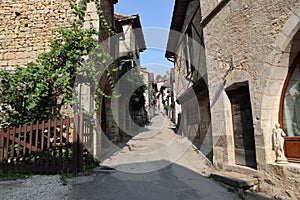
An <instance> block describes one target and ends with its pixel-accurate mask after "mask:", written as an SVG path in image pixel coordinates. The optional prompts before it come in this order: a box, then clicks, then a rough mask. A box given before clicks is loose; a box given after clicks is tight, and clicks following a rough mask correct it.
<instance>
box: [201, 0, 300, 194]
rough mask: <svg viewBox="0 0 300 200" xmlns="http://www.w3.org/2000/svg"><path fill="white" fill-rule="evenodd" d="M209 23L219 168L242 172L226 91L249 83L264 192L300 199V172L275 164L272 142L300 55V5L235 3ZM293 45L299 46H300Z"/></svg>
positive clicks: (282, 0) (288, 0) (263, 0)
mask: <svg viewBox="0 0 300 200" xmlns="http://www.w3.org/2000/svg"><path fill="white" fill-rule="evenodd" d="M208 2H210V1H209V0H205V1H201V6H202V5H203V7H202V13H208V11H209V10H212V8H211V7H210V6H208V4H209V3H208ZM203 17H205V16H203ZM205 20H207V22H208V23H207V24H205V25H204V29H203V35H204V42H205V53H206V67H207V72H208V87H209V95H210V104H211V115H212V134H213V138H214V143H215V146H214V164H215V166H216V167H217V168H221V169H222V168H223V169H226V170H232V169H235V170H236V168H235V167H233V166H237V165H235V152H234V149H235V147H234V139H233V127H232V113H231V103H230V100H229V97H228V95H227V93H226V90H227V89H229V88H231V87H233V86H234V87H235V86H238V85H239V84H242V83H245V82H248V85H249V90H250V100H251V107H252V116H253V127H254V137H255V150H256V160H257V172H258V177H259V180H260V190H261V191H264V192H266V193H268V194H270V195H277V196H282V197H287V198H290V199H295V198H296V197H298V196H299V194H298V193H299V192H298V191H299V189H297V188H296V187H294V185H295V184H298V182H297V180H299V170H298V169H299V166H297V165H293V164H287V165H286V166H283V165H276V164H273V163H274V161H275V154H274V151H272V142H271V136H272V128H273V127H274V124H275V123H276V122H278V121H279V117H278V116H279V112H280V111H279V105H280V97H281V93H282V88H283V84H284V82H285V79H286V76H287V73H288V69H289V67H290V66H291V64H292V62H293V60H294V58H295V56H296V55H297V54H298V53H299V48H298V49H295V48H292V44H293V43H294V42H295V41H293V38H294V35H295V34H296V32H297V31H298V30H299V28H300V3H299V1H297V0H256V1H250V0H231V1H229V2H228V4H226V5H225V6H224V7H223V8H222V9H221V10H220V11H219V12H217V13H216V14H215V15H212V17H210V18H206V19H205ZM293 45H294V46H297V45H298V46H299V41H298V43H294V44H293ZM241 169H242V167H240V168H239V170H241ZM236 171H238V170H236Z"/></svg>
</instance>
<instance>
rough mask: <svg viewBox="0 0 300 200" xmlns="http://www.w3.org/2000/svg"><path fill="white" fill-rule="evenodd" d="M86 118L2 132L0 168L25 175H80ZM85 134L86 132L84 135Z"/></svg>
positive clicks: (0, 138)
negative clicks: (24, 173) (70, 173)
mask: <svg viewBox="0 0 300 200" xmlns="http://www.w3.org/2000/svg"><path fill="white" fill-rule="evenodd" d="M84 121H85V120H84V115H83V114H78V115H75V117H74V118H66V119H61V120H54V121H46V122H42V123H37V124H30V125H26V126H20V127H14V128H12V129H9V130H7V131H5V130H3V129H0V169H1V170H3V171H18V172H26V173H48V174H49V173H59V172H74V173H76V172H78V171H82V170H83V144H82V139H83V137H84V134H85V135H89V134H90V131H91V129H90V128H85V127H89V126H87V122H84ZM84 131H85V133H84Z"/></svg>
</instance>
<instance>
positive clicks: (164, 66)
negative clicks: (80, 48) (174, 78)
mask: <svg viewBox="0 0 300 200" xmlns="http://www.w3.org/2000/svg"><path fill="white" fill-rule="evenodd" d="M174 2H175V0H119V2H118V3H117V4H116V5H115V12H116V13H120V14H126V15H131V14H139V16H140V19H141V24H142V27H143V30H144V37H145V40H146V45H147V46H148V49H147V50H146V51H144V52H143V53H141V65H142V66H143V67H147V69H148V71H150V72H154V73H155V74H156V75H157V74H161V75H163V74H165V72H166V71H167V70H168V69H169V68H171V67H173V64H172V63H171V62H170V61H168V60H167V59H166V58H165V56H164V55H165V48H166V43H167V36H168V33H167V31H168V29H169V28H170V25H171V19H172V13H173V8H174ZM153 28H154V29H153ZM156 28H157V29H156ZM161 28H162V29H161ZM160 29H161V30H160ZM153 30H155V34H156V36H157V39H158V40H159V42H160V45H159V46H160V47H161V48H160V49H157V48H153V47H152V48H151V46H154V45H152V44H153V42H156V41H154V39H153V37H151V34H152V32H153ZM152 36H153V34H152ZM154 38H155V37H154ZM149 46H150V48H149Z"/></svg>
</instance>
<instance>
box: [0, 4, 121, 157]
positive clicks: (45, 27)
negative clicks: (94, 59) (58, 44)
mask: <svg viewBox="0 0 300 200" xmlns="http://www.w3.org/2000/svg"><path fill="white" fill-rule="evenodd" d="M73 2H74V3H75V4H76V3H77V2H78V1H76V0H73ZM99 2H100V6H101V9H102V11H103V14H104V17H105V19H106V21H107V22H108V25H109V26H110V27H112V28H113V27H114V15H113V14H114V4H115V3H117V0H101V1H99ZM0 18H1V22H0V70H6V71H14V69H15V67H16V66H22V67H24V66H26V65H27V63H29V62H32V61H35V60H36V59H37V56H38V55H39V54H40V53H42V52H45V51H47V50H49V49H50V41H51V40H53V39H55V38H56V37H57V35H56V34H55V33H53V29H55V28H69V27H71V26H72V23H73V22H75V20H76V15H75V13H74V11H73V9H72V8H71V6H70V3H69V1H68V0H24V1H20V2H19V1H16V0H4V1H1V4H0ZM90 23H92V24H93V26H94V27H95V28H96V29H97V30H99V31H100V33H101V34H100V35H99V36H98V38H97V39H98V40H99V42H102V43H101V45H103V46H104V49H105V50H107V51H108V52H109V53H110V52H111V51H110V49H111V48H115V46H111V44H112V42H111V41H110V40H109V39H108V38H109V37H110V33H108V31H107V30H106V29H105V28H104V26H103V25H102V24H101V23H100V20H99V16H98V14H97V9H96V4H95V2H94V1H90V2H89V3H88V4H87V10H86V13H85V18H84V24H83V28H88V27H89V25H90ZM114 45H118V44H114ZM113 56H115V55H113ZM101 81H102V82H100V84H101V87H102V88H105V85H106V83H107V78H106V77H103V78H102V79H101ZM92 92H94V91H91V90H90V88H89V87H88V86H86V85H84V84H81V85H80V87H79V86H78V87H77V93H78V94H79V98H80V102H81V103H82V104H83V105H84V107H85V109H86V110H87V111H93V109H94V108H95V107H94V103H93V102H92V101H93V98H92V96H93V94H92ZM106 92H107V93H108V94H109V93H111V91H110V90H107V91H106ZM102 104H107V105H105V106H103V107H105V108H107V109H108V110H107V111H106V112H102V110H101V106H100V110H99V111H98V113H99V114H98V119H99V121H100V122H101V123H103V124H105V126H104V127H103V130H99V131H100V132H106V131H113V132H114V134H117V135H118V129H117V128H116V129H114V127H116V125H115V121H114V119H113V117H112V116H111V114H109V113H110V109H111V106H110V105H111V103H110V101H108V100H104V101H103V102H102ZM63 109H64V110H63V112H64V114H66V115H68V116H72V115H73V109H70V107H69V106H65V107H64V108H63ZM102 114H103V115H102ZM104 115H107V116H104ZM103 119H105V120H106V121H103ZM101 140H103V138H101V134H99V133H98V134H96V133H93V137H90V141H87V143H86V144H89V145H88V146H87V148H88V149H89V150H90V151H91V152H92V153H93V154H94V155H95V156H97V157H98V158H99V157H100V154H101V152H102V146H101V145H100V143H101Z"/></svg>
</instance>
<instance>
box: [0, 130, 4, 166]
mask: <svg viewBox="0 0 300 200" xmlns="http://www.w3.org/2000/svg"><path fill="white" fill-rule="evenodd" d="M3 149H4V131H3V129H0V163H2V161H3V153H4V152H3Z"/></svg>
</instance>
